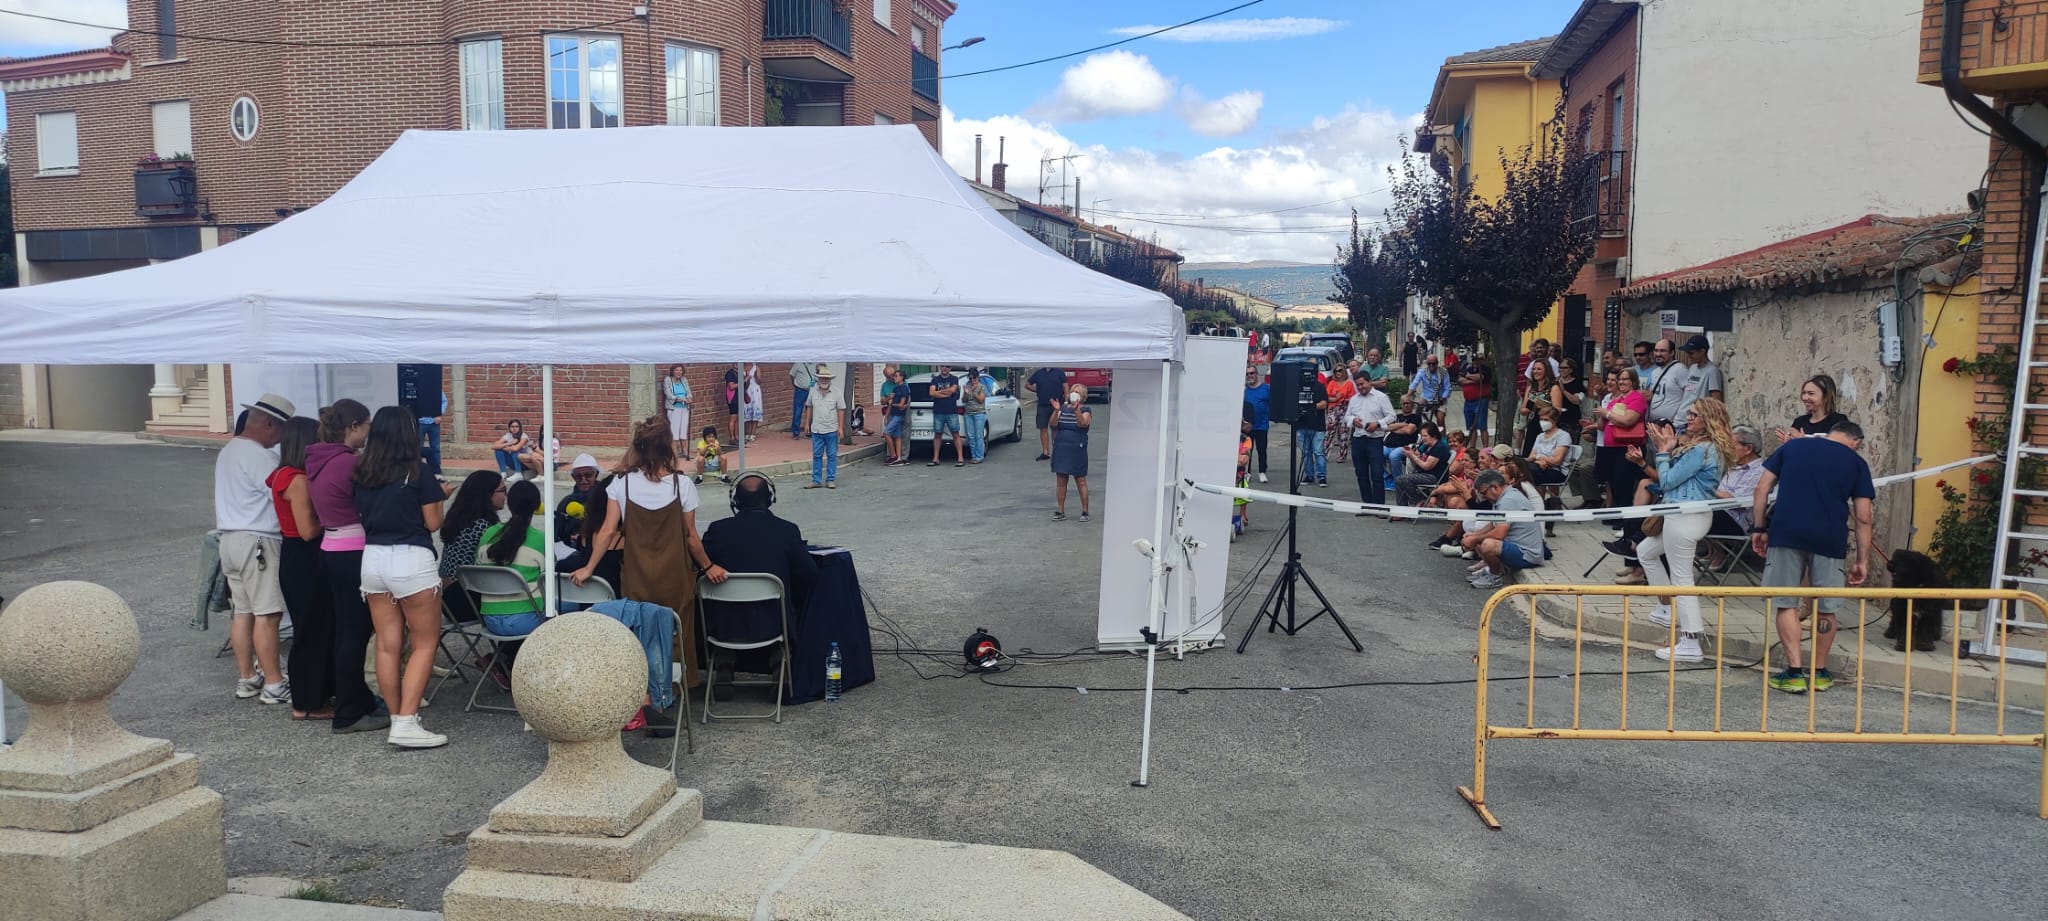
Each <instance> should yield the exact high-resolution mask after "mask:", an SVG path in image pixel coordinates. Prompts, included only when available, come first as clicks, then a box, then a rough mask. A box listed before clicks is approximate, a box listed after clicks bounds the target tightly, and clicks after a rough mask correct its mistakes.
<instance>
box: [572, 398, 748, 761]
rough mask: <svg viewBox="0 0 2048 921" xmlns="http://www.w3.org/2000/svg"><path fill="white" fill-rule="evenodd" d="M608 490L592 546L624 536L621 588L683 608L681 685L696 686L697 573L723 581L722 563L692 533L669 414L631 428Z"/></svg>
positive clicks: (586, 574)
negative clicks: (628, 443) (600, 525)
mask: <svg viewBox="0 0 2048 921" xmlns="http://www.w3.org/2000/svg"><path fill="white" fill-rule="evenodd" d="M636 487H637V489H636ZM605 492H606V494H607V495H608V497H609V498H610V499H611V500H612V501H611V502H609V503H608V507H607V508H606V510H605V518H604V527H603V528H602V529H600V530H599V531H598V534H597V540H596V541H595V542H594V545H595V546H599V547H603V546H608V545H610V543H611V541H612V538H613V537H614V536H615V535H616V536H621V537H623V538H624V539H625V566H624V567H623V571H622V577H623V578H622V579H621V580H620V581H621V582H622V583H623V584H621V585H620V586H619V593H620V595H621V596H623V597H625V598H629V599H632V600H634V601H645V602H648V603H651V604H658V605H661V606H663V607H666V608H670V609H672V610H674V611H675V612H676V613H677V614H679V615H682V626H681V628H680V629H678V630H677V631H676V660H677V661H679V662H682V663H683V676H684V680H685V685H686V687H688V688H696V687H698V686H699V685H701V684H703V678H702V676H700V675H699V674H698V671H697V664H698V663H697V608H696V603H695V602H696V599H697V573H698V572H699V571H702V572H703V573H704V575H705V577H706V578H708V579H710V580H711V581H713V582H724V581H725V569H724V567H721V566H716V565H713V564H712V562H711V557H710V556H709V555H707V554H706V553H705V552H704V541H703V539H702V537H700V536H699V535H698V533H697V506H698V498H697V487H696V485H695V484H693V483H692V482H691V481H690V478H689V477H688V476H685V475H683V474H682V473H681V472H679V470H678V463H677V460H676V455H675V447H674V445H673V444H672V443H671V442H670V440H669V430H668V421H667V420H666V419H664V418H662V417H660V416H655V417H652V418H649V419H645V420H643V421H641V423H640V424H639V425H637V426H635V427H634V429H633V443H632V445H631V446H630V447H628V448H627V449H626V457H625V459H624V460H622V461H620V462H619V467H618V475H617V476H615V477H614V478H613V479H612V484H611V485H610V486H609V487H607V488H606V490H605ZM629 519H630V520H629ZM597 563H598V560H597V559H595V558H593V559H592V560H591V561H590V562H589V563H586V564H585V565H584V567H583V568H582V569H579V570H577V571H576V572H575V573H573V574H571V575H570V577H569V578H570V580H571V581H573V582H575V583H576V584H578V585H581V584H583V583H584V582H585V581H586V580H588V579H589V578H590V576H591V574H592V572H594V571H595V570H596V568H597ZM686 699H687V698H686ZM648 724H649V726H651V727H655V728H657V729H666V730H669V731H673V730H674V728H675V727H674V724H673V723H666V721H657V720H654V719H652V718H651V715H650V719H649V721H648Z"/></svg>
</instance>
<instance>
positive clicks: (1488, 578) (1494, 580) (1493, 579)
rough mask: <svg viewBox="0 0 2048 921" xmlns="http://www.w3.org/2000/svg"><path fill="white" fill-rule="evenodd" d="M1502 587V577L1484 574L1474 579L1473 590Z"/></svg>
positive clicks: (1488, 573)
mask: <svg viewBox="0 0 2048 921" xmlns="http://www.w3.org/2000/svg"><path fill="white" fill-rule="evenodd" d="M1500 585H1501V582H1500V577H1499V576H1496V575H1494V574H1493V573H1490V572H1482V573H1480V574H1479V575H1476V576H1473V577H1472V587H1473V588H1499V587H1500Z"/></svg>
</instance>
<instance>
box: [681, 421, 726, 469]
mask: <svg viewBox="0 0 2048 921" xmlns="http://www.w3.org/2000/svg"><path fill="white" fill-rule="evenodd" d="M723 450H724V447H723V446H721V445H720V444H719V443H718V426H715V425H707V426H705V427H704V431H703V433H702V434H700V435H698V437H697V443H696V444H695V445H693V446H691V453H694V454H696V455H697V476H696V482H699V483H702V482H704V474H705V472H706V471H709V472H711V473H716V474H718V478H719V479H720V480H723V481H724V482H727V483H730V482H732V477H731V476H729V475H727V474H726V473H724V472H723V471H724V470H725V458H724V456H723V454H722V453H721V452H722V451H723Z"/></svg>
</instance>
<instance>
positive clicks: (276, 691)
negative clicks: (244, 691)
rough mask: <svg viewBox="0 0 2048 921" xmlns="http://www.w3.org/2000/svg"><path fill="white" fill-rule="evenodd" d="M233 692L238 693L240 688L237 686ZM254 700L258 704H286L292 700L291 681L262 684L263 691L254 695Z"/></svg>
mask: <svg viewBox="0 0 2048 921" xmlns="http://www.w3.org/2000/svg"><path fill="white" fill-rule="evenodd" d="M235 693H236V694H240V693H241V689H240V688H237V689H236V691H235ZM256 702H257V703H259V704H288V703H291V702H292V683H291V682H289V681H280V682H278V683H276V684H266V685H264V686H263V693H262V694H260V695H258V696H257V697H256Z"/></svg>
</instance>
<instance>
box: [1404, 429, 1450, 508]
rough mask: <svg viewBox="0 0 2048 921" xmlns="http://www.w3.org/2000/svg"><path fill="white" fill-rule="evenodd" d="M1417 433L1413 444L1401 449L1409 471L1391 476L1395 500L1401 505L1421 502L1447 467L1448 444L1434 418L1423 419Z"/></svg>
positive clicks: (1435, 485) (1441, 478)
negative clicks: (1392, 477) (1431, 420)
mask: <svg viewBox="0 0 2048 921" xmlns="http://www.w3.org/2000/svg"><path fill="white" fill-rule="evenodd" d="M1416 435H1417V439H1416V443H1415V444H1414V445H1411V446H1409V447H1406V448H1403V449H1401V453H1402V458H1403V460H1405V461H1406V462H1407V465H1408V469H1409V471H1410V472H1409V473H1404V474H1402V475H1401V476H1399V477H1397V478H1396V479H1395V480H1394V482H1395V485H1396V500H1397V501H1398V502H1399V503H1400V504H1402V505H1417V504H1419V503H1421V501H1422V499H1423V497H1424V496H1427V495H1429V492H1430V490H1432V489H1435V488H1436V487H1437V485H1438V484H1440V483H1441V482H1443V478H1444V474H1445V473H1446V472H1448V471H1449V469H1450V464H1451V448H1450V445H1448V444H1445V443H1444V435H1443V429H1440V428H1438V427H1437V425H1436V423H1434V422H1424V423H1423V424H1422V427H1421V430H1420V431H1419V432H1417V433H1416Z"/></svg>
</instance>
